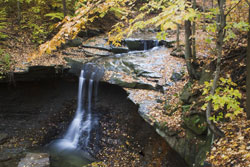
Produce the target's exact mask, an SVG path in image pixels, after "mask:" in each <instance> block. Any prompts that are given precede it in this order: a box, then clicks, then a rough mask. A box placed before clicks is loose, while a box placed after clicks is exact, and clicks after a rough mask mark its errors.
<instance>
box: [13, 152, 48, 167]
mask: <svg viewBox="0 0 250 167" xmlns="http://www.w3.org/2000/svg"><path fill="white" fill-rule="evenodd" d="M49 166H50V161H49V154H47V153H27V154H26V156H25V157H24V158H22V159H21V161H20V162H19V164H18V167H49Z"/></svg>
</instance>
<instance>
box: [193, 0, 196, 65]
mask: <svg viewBox="0 0 250 167" xmlns="http://www.w3.org/2000/svg"><path fill="white" fill-rule="evenodd" d="M193 8H194V10H195V9H196V0H193ZM195 33H196V24H195V21H194V22H193V24H192V58H193V60H194V61H195V60H196V41H195Z"/></svg>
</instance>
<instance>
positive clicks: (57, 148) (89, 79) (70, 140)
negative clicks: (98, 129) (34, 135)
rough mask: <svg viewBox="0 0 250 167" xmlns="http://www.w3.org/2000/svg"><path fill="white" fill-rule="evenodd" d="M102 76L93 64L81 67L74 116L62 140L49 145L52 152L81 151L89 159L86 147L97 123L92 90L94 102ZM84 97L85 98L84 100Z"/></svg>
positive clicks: (102, 70)
mask: <svg viewBox="0 0 250 167" xmlns="http://www.w3.org/2000/svg"><path fill="white" fill-rule="evenodd" d="M103 75H104V69H103V68H101V67H98V66H97V65H95V64H91V63H88V64H85V65H84V66H83V69H82V70H81V73H80V76H79V86H78V100H77V109H76V113H75V116H74V118H73V120H72V122H71V123H70V126H69V128H68V130H67V131H66V133H65V135H64V136H63V138H62V139H59V140H56V141H54V142H52V143H51V146H50V147H51V148H52V150H53V151H54V152H57V153H60V152H72V151H74V152H75V151H77V152H79V151H81V154H82V152H84V155H83V156H85V158H89V157H90V156H89V154H88V153H87V147H88V145H89V140H90V138H91V130H92V129H93V127H94V126H95V125H96V124H97V123H98V121H97V118H93V117H92V111H91V108H92V96H93V90H94V98H95V100H96V98H97V93H98V91H97V87H98V83H99V81H100V79H101V78H102V77H103ZM85 96H87V97H86V98H85ZM85 99H87V100H85ZM69 150H70V151H69ZM86 156H87V157H86Z"/></svg>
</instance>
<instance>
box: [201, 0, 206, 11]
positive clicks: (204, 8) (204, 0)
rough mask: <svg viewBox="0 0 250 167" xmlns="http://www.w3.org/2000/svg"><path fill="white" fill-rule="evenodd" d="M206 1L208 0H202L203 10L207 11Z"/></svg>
mask: <svg viewBox="0 0 250 167" xmlns="http://www.w3.org/2000/svg"><path fill="white" fill-rule="evenodd" d="M205 3H206V0H203V1H202V10H203V12H205V10H206V7H205V5H206V4H205Z"/></svg>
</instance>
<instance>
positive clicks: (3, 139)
mask: <svg viewBox="0 0 250 167" xmlns="http://www.w3.org/2000/svg"><path fill="white" fill-rule="evenodd" d="M7 140H8V134H7V133H0V145H1V144H4V143H5V142H6V141H7Z"/></svg>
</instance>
